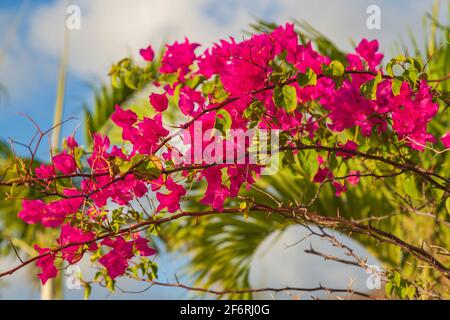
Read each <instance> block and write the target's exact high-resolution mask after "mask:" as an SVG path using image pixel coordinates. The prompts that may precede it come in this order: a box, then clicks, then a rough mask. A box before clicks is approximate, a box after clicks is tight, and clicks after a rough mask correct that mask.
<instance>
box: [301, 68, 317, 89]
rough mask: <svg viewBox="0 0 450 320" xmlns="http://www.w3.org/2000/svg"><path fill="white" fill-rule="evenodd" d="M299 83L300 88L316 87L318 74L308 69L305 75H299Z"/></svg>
mask: <svg viewBox="0 0 450 320" xmlns="http://www.w3.org/2000/svg"><path fill="white" fill-rule="evenodd" d="M297 82H298V85H299V86H300V87H302V88H303V87H306V86H315V85H316V84H317V74H316V73H315V72H314V71H313V70H312V69H311V68H308V69H306V72H305V73H299V74H298V75H297Z"/></svg>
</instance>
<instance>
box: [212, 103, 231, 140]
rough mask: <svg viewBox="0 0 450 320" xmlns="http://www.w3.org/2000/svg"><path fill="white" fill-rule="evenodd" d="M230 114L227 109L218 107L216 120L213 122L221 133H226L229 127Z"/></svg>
mask: <svg viewBox="0 0 450 320" xmlns="http://www.w3.org/2000/svg"><path fill="white" fill-rule="evenodd" d="M231 124H232V120H231V116H230V114H229V113H228V111H226V110H224V109H220V110H219V111H217V113H216V122H215V123H214V128H215V129H217V130H219V131H220V132H222V134H223V135H226V134H227V132H228V131H229V130H230V129H231Z"/></svg>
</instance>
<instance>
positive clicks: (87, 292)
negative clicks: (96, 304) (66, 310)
mask: <svg viewBox="0 0 450 320" xmlns="http://www.w3.org/2000/svg"><path fill="white" fill-rule="evenodd" d="M91 291H92V287H91V285H90V284H89V283H85V284H84V300H87V299H89V296H90V295H91Z"/></svg>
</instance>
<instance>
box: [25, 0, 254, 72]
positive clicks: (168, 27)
mask: <svg viewBox="0 0 450 320" xmlns="http://www.w3.org/2000/svg"><path fill="white" fill-rule="evenodd" d="M253 2H254V3H255V5H258V6H260V5H261V4H260V3H257V2H255V1H253ZM75 4H77V5H79V6H80V8H81V29H80V30H72V31H70V38H71V42H70V48H71V49H70V51H71V57H70V67H71V68H72V70H73V71H75V72H76V73H77V74H78V75H81V76H83V77H84V76H87V75H91V74H96V75H98V74H102V75H104V74H106V72H107V71H108V68H109V67H110V65H111V63H113V62H115V61H117V60H119V59H121V58H122V57H124V56H125V55H128V54H131V53H136V52H138V49H139V48H141V47H143V46H145V45H147V44H149V43H152V44H154V46H155V47H157V46H159V45H160V44H162V43H163V42H165V41H174V40H176V39H182V38H183V37H184V36H188V37H189V39H191V40H193V41H201V42H212V41H213V40H214V39H218V38H220V37H225V36H228V35H229V34H230V33H231V34H236V33H238V32H239V30H240V29H241V28H242V27H245V26H246V25H247V22H248V21H251V19H252V18H251V16H250V15H249V14H248V12H247V9H246V7H245V6H242V5H238V4H237V3H236V4H237V8H236V7H230V6H222V7H221V8H220V10H233V9H237V10H235V11H234V12H233V15H232V16H231V17H232V18H231V19H227V21H226V23H225V24H223V23H222V22H221V21H219V20H220V19H217V15H211V16H209V15H208V12H207V10H206V9H205V8H208V1H206V0H195V1H181V0H180V1H176V0H167V1H146V0H134V1H121V0H114V1H111V0H96V1H92V0H80V1H76V2H75ZM65 10H66V4H65V2H64V1H58V2H56V3H54V4H51V5H47V6H43V7H41V8H39V9H38V10H37V11H36V12H35V13H34V14H33V18H32V20H31V23H30V25H31V28H30V39H29V40H30V41H31V43H32V45H33V47H34V48H36V49H38V50H39V51H41V52H46V53H49V54H51V55H53V56H58V55H59V52H60V50H61V48H62V39H63V32H64V31H63V30H64V27H63V26H64V19H65V16H66V12H65ZM221 14H222V13H221ZM224 15H225V14H224Z"/></svg>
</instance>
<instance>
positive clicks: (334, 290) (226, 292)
mask: <svg viewBox="0 0 450 320" xmlns="http://www.w3.org/2000/svg"><path fill="white" fill-rule="evenodd" d="M131 278H132V279H135V280H138V281H142V282H148V283H151V284H154V285H157V286H163V287H173V288H181V289H185V290H188V291H195V292H203V293H210V294H214V295H218V296H223V295H232V294H246V293H258V292H275V293H278V292H286V291H301V292H315V291H328V292H329V293H330V294H333V293H347V294H354V295H358V296H362V297H365V298H369V299H381V298H380V297H376V296H372V295H370V294H367V293H364V292H360V291H356V290H353V289H351V288H348V289H337V288H329V287H325V286H323V285H321V284H320V285H319V286H317V287H310V288H299V287H281V288H271V287H267V288H257V289H236V290H234V289H232V290H214V289H208V288H200V287H192V286H188V285H185V284H182V283H165V282H159V281H155V280H150V279H143V278H135V277H131Z"/></svg>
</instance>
